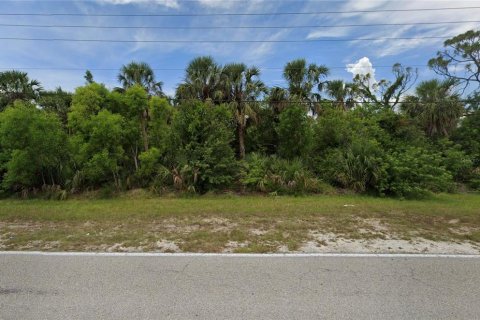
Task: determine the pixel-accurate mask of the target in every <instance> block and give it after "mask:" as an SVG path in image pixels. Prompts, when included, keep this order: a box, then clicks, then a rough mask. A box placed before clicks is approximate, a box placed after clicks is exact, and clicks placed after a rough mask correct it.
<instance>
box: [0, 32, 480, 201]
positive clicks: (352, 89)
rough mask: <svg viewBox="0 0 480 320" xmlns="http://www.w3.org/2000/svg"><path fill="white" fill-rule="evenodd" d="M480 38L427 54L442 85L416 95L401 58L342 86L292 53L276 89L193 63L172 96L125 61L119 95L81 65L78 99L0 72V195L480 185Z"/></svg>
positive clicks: (403, 190)
mask: <svg viewBox="0 0 480 320" xmlns="http://www.w3.org/2000/svg"><path fill="white" fill-rule="evenodd" d="M479 32H480V31H469V32H467V33H465V34H462V35H459V36H457V37H454V38H452V39H449V40H447V41H446V42H445V50H444V51H442V52H439V53H438V55H437V58H436V59H433V60H432V61H430V66H431V67H432V68H434V70H435V71H437V73H440V74H443V75H445V76H446V77H447V79H446V80H430V81H424V82H422V83H420V84H419V85H418V86H417V87H416V90H415V94H414V95H411V96H408V97H405V95H404V93H405V92H407V91H408V90H409V89H410V88H411V86H412V84H413V82H414V81H415V80H416V76H417V72H416V70H413V69H412V68H408V67H403V66H402V65H400V64H395V65H394V66H393V68H392V71H393V76H394V78H393V79H392V80H380V81H378V82H375V83H373V82H372V80H373V77H372V75H362V76H358V77H356V78H355V79H354V81H353V83H344V82H343V81H340V80H334V79H328V80H326V79H324V77H326V76H327V75H328V69H327V68H326V67H325V66H322V65H316V64H307V62H306V61H305V60H303V59H297V60H293V61H291V62H289V63H287V64H286V66H285V68H284V72H283V76H284V78H285V80H286V81H287V84H288V88H280V87H274V88H270V89H269V88H266V87H265V85H264V83H263V82H262V81H261V78H260V70H259V69H258V68H256V67H247V66H246V65H245V64H243V63H230V64H227V65H220V64H218V63H216V62H215V60H214V59H213V58H212V57H199V58H196V59H194V60H192V62H191V63H190V64H189V65H188V67H187V68H186V72H185V81H184V82H183V83H181V84H180V85H179V86H178V87H177V90H176V98H177V99H172V100H169V98H168V97H165V96H164V94H163V93H162V88H161V85H162V83H161V82H159V81H157V80H156V79H155V74H154V72H153V69H152V68H150V66H149V65H147V64H145V63H136V62H133V63H130V64H128V65H125V66H123V67H122V68H121V70H120V74H119V75H118V80H119V82H120V85H121V87H119V88H115V89H113V90H109V89H107V88H106V87H105V86H104V85H103V84H99V83H96V82H95V81H94V79H93V75H92V74H91V73H90V72H88V71H87V73H86V74H85V80H86V85H85V86H83V87H79V88H77V89H76V91H75V93H74V94H71V93H68V92H65V91H63V90H61V89H60V88H59V89H56V90H55V91H46V92H45V91H43V90H42V88H41V87H40V84H39V82H38V81H35V80H30V79H29V78H28V75H27V74H25V73H22V72H18V71H8V72H0V185H1V188H0V189H1V191H2V192H4V193H5V194H7V193H10V192H21V193H23V194H24V195H26V194H28V193H36V192H37V191H40V192H42V193H43V194H44V195H45V196H46V197H48V198H64V197H66V196H67V194H66V192H65V190H68V191H73V192H76V191H80V190H91V189H97V190H98V189H102V190H103V191H102V192H103V193H105V194H113V192H114V191H115V190H119V189H133V188H138V187H142V188H147V187H148V188H150V189H151V191H154V192H160V193H161V192H165V191H167V190H172V189H177V190H181V191H187V192H199V193H205V192H209V191H215V190H219V189H223V188H233V189H237V190H238V189H242V190H245V189H248V190H250V191H260V192H270V193H272V194H279V193H280V194H281V193H284V194H300V193H321V192H328V187H326V185H325V184H324V183H323V182H322V181H327V182H328V183H330V184H331V185H334V186H337V187H341V188H346V189H349V190H352V191H354V192H361V193H375V194H379V195H392V196H399V197H419V196H424V195H426V194H428V193H430V192H443V191H451V190H453V187H454V185H455V183H456V185H461V186H469V187H471V188H479V187H480V142H479V141H480V129H479V128H480V111H479V108H478V105H479V101H480V98H479V97H480V93H479V91H478V90H470V89H471V88H472V86H468V83H473V82H478V74H479V72H478V70H477V69H478V63H477V62H479V60H478V54H477V53H478V52H479V51H480V46H479V45H478V43H477V42H478V41H477V42H475V41H476V40H478V37H479ZM457 60H462V61H467V63H464V64H465V65H466V66H461V65H459V64H458V61H457ZM464 67H465V69H462V68H464ZM456 70H458V71H459V73H456V72H454V73H452V72H453V71H456ZM462 72H463V75H462ZM465 76H466V77H468V78H465ZM462 82H463V84H464V85H465V89H467V88H468V89H469V90H468V91H465V92H470V94H469V96H467V97H464V96H462V95H461V94H460V92H463V91H462V90H461V89H462V88H461V87H459V84H461V83H462ZM458 89H460V90H458ZM324 94H325V96H323V95H324ZM357 101H361V102H362V103H358V102H357ZM170 103H172V104H173V105H174V107H173V106H172V105H171V104H170ZM30 104H32V105H30ZM397 104H398V105H400V108H398V107H396V105H397ZM7 106H8V107H7ZM5 107H6V109H5ZM2 110H3V111H2ZM235 155H237V157H238V158H239V160H240V161H237V160H236V159H235ZM245 157H246V159H245ZM454 182H455V183H454Z"/></svg>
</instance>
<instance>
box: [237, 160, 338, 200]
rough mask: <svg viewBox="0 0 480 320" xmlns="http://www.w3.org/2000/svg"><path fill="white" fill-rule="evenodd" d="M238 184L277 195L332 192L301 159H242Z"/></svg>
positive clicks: (252, 189)
mask: <svg viewBox="0 0 480 320" xmlns="http://www.w3.org/2000/svg"><path fill="white" fill-rule="evenodd" d="M242 184H243V185H244V186H246V187H247V189H249V190H251V191H260V192H269V193H272V192H274V193H278V194H304V193H330V192H332V188H331V187H330V186H328V185H327V184H325V183H323V182H322V181H321V180H319V179H317V178H316V177H315V176H314V174H313V173H312V172H311V171H309V170H308V169H307V168H306V167H305V165H304V164H303V163H302V161H301V160H299V159H293V160H285V159H279V158H277V157H276V156H269V157H266V156H262V155H259V154H256V153H253V154H250V155H249V156H248V157H247V158H246V161H245V174H244V176H243V178H242Z"/></svg>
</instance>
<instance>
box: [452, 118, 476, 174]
mask: <svg viewBox="0 0 480 320" xmlns="http://www.w3.org/2000/svg"><path fill="white" fill-rule="evenodd" d="M452 138H453V140H454V141H455V142H457V143H458V144H460V145H461V146H462V149H463V150H464V151H465V152H466V153H467V154H468V155H470V156H472V157H473V161H474V165H475V166H477V167H480V111H478V110H477V111H475V112H474V113H472V114H469V115H468V116H466V117H465V118H464V119H462V121H461V122H460V126H459V128H458V129H457V130H455V132H454V134H453V136H452Z"/></svg>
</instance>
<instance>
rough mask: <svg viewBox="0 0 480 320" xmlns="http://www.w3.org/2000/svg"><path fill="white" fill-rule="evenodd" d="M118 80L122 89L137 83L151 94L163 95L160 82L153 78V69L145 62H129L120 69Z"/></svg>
mask: <svg viewBox="0 0 480 320" xmlns="http://www.w3.org/2000/svg"><path fill="white" fill-rule="evenodd" d="M118 82H120V83H121V85H122V88H123V89H124V90H126V89H128V88H130V87H133V86H135V85H139V86H141V87H142V88H144V89H145V91H146V92H147V93H148V94H149V95H151V96H163V92H162V82H161V81H157V80H155V73H154V72H153V69H152V68H151V67H150V66H149V65H148V64H147V63H145V62H131V63H129V64H127V65H124V66H123V67H122V68H121V69H120V73H119V75H118Z"/></svg>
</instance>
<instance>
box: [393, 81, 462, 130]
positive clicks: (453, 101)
mask: <svg viewBox="0 0 480 320" xmlns="http://www.w3.org/2000/svg"><path fill="white" fill-rule="evenodd" d="M455 85H456V83H455V82H454V81H451V80H445V81H438V80H436V79H434V80H430V81H424V82H422V83H420V84H419V85H418V87H417V89H416V90H415V92H416V95H415V96H409V97H407V98H406V99H405V101H404V102H403V103H402V110H403V112H405V113H406V114H407V115H408V116H410V117H411V118H413V119H416V121H417V123H418V124H419V126H420V127H421V128H422V129H423V130H424V131H425V133H426V134H427V136H429V137H431V138H438V137H448V136H449V134H450V133H451V132H452V131H453V130H454V129H455V128H456V126H457V123H458V120H459V119H460V117H461V116H462V115H463V112H464V106H463V104H462V102H461V100H460V96H459V95H458V94H456V93H454V92H453V90H454V87H455Z"/></svg>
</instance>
